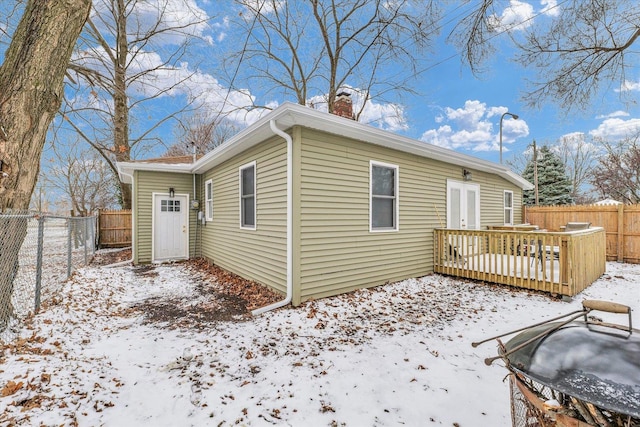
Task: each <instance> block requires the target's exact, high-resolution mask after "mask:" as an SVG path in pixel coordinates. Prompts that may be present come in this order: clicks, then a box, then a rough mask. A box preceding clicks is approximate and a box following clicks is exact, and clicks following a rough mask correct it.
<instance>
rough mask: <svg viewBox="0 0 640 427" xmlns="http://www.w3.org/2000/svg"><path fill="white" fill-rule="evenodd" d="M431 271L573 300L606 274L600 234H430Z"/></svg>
mask: <svg viewBox="0 0 640 427" xmlns="http://www.w3.org/2000/svg"><path fill="white" fill-rule="evenodd" d="M434 241H435V246H434V251H435V252H434V263H433V264H434V271H435V272H436V273H441V274H447V275H451V276H458V277H466V278H468V279H476V280H483V281H485V282H491V283H500V284H505V285H511V286H516V287H520V288H525V289H531V290H538V291H544V292H549V293H551V294H560V295H567V296H573V295H576V294H577V293H579V292H581V291H582V290H584V289H585V288H586V287H587V286H589V285H590V284H591V283H593V282H594V281H596V280H597V279H598V278H599V277H600V276H602V274H604V271H605V263H606V260H605V231H604V229H603V228H601V227H597V228H590V229H588V230H581V231H571V232H562V233H560V232H559V233H551V232H545V231H507V230H451V229H436V230H434Z"/></svg>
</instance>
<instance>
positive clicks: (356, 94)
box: [307, 87, 409, 132]
mask: <svg viewBox="0 0 640 427" xmlns="http://www.w3.org/2000/svg"><path fill="white" fill-rule="evenodd" d="M340 91H345V92H348V93H349V94H351V101H352V102H353V111H354V112H356V111H359V109H360V108H362V104H363V103H364V97H363V95H362V94H361V91H359V90H358V88H353V87H343V88H341V89H340ZM307 104H308V105H311V106H313V108H315V109H317V110H319V111H327V101H326V95H318V96H314V97H312V98H311V99H309V100H308V101H307ZM359 121H360V122H361V123H367V124H371V125H375V126H378V127H379V128H381V129H385V130H389V131H392V132H399V131H403V130H407V129H408V127H409V126H408V124H407V119H406V117H405V115H404V107H403V106H402V105H400V104H394V103H378V102H375V101H372V100H371V99H369V100H368V102H367V104H366V105H365V107H364V110H363V111H362V114H361V115H360V119H359Z"/></svg>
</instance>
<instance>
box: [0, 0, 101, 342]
mask: <svg viewBox="0 0 640 427" xmlns="http://www.w3.org/2000/svg"><path fill="white" fill-rule="evenodd" d="M90 10H91V0H29V1H28V3H27V5H26V8H25V11H24V15H23V16H22V19H21V20H20V23H19V25H18V28H17V29H16V31H15V33H14V35H13V38H12V40H11V44H10V45H9V48H8V49H7V51H6V53H5V61H4V63H3V64H2V66H0V166H1V167H0V169H1V171H0V212H4V211H9V210H14V211H26V210H27V209H28V208H29V200H30V199H31V193H32V192H33V188H34V186H35V184H36V180H37V176H38V171H39V169H40V155H41V153H42V148H43V146H44V142H45V138H46V135H47V130H48V128H49V125H50V124H51V121H52V120H53V118H54V116H55V114H56V113H57V111H58V109H59V108H60V103H61V100H62V91H63V81H64V75H65V71H66V69H67V65H68V64H69V60H70V58H71V52H72V51H73V47H74V46H75V44H76V40H77V39H78V36H79V35H80V31H81V30H82V27H83V25H84V23H85V21H86V19H87V17H88V16H89V11H90ZM0 226H1V227H3V230H2V233H0V234H1V236H2V239H3V241H2V251H0V266H2V267H1V268H2V271H0V330H1V329H2V325H5V326H6V324H7V323H8V319H9V318H10V317H11V316H12V314H13V310H12V307H11V294H12V288H13V276H14V274H7V271H5V270H7V269H8V270H10V271H13V270H14V269H16V268H17V265H18V264H17V260H18V253H19V251H20V247H21V246H22V242H23V240H24V237H25V236H26V233H27V222H26V221H23V222H20V223H19V226H15V228H12V229H11V230H7V229H6V227H7V226H8V224H7V223H6V222H5V223H2V224H0ZM12 227H13V226H12Z"/></svg>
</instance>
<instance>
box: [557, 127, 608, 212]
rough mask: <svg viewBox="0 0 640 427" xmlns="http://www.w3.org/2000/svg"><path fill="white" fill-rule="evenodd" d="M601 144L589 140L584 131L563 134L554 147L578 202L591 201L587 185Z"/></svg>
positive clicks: (574, 198) (572, 193) (574, 197)
mask: <svg viewBox="0 0 640 427" xmlns="http://www.w3.org/2000/svg"><path fill="white" fill-rule="evenodd" d="M601 145H602V143H601V142H597V141H587V140H586V139H585V135H584V134H583V133H576V134H571V135H565V136H563V137H562V138H561V139H560V140H559V141H558V143H557V144H556V146H555V147H554V151H555V152H556V154H558V156H560V159H561V160H562V162H563V163H564V165H565V171H566V173H567V176H568V177H569V179H570V180H571V187H572V190H571V196H572V197H573V200H574V201H575V202H576V203H586V202H590V201H591V197H590V196H589V191H588V189H586V188H585V186H586V185H587V184H589V183H590V182H589V179H590V177H591V173H592V171H593V167H594V165H595V163H596V160H597V157H598V155H599V154H600V151H601V148H599V147H600V146H601Z"/></svg>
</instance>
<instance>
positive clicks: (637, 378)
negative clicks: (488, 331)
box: [505, 321, 640, 417]
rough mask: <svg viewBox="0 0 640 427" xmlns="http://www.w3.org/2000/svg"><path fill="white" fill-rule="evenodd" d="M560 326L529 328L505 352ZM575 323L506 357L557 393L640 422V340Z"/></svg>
mask: <svg viewBox="0 0 640 427" xmlns="http://www.w3.org/2000/svg"><path fill="white" fill-rule="evenodd" d="M560 323H561V322H556V323H548V324H545V325H542V326H538V327H534V328H530V329H527V330H526V331H524V332H522V333H520V334H518V335H516V336H515V337H513V338H512V339H511V340H509V341H508V342H507V343H506V344H505V350H506V351H507V352H508V351H509V350H510V349H512V348H515V347H516V346H518V344H520V343H524V342H526V341H527V340H529V339H531V338H533V337H535V336H536V335H538V334H540V333H542V332H544V331H545V330H552V329H553V328H554V327H557V326H558V325H559V324H560ZM633 332H634V333H633V334H630V333H629V332H627V331H621V330H618V329H613V328H610V327H604V326H600V325H594V324H592V323H589V324H588V325H587V324H586V323H584V322H577V321H576V322H571V323H569V324H567V325H565V326H563V327H561V328H560V329H558V330H556V331H551V332H550V333H549V334H547V335H544V336H543V337H542V338H540V339H538V340H535V341H533V342H532V343H530V344H528V345H526V346H524V347H522V348H521V349H519V350H516V351H514V352H513V353H511V354H509V355H508V356H507V359H508V361H509V364H510V365H511V366H510V367H511V368H512V369H514V370H515V371H518V372H520V373H522V374H523V375H524V376H526V377H529V378H531V379H533V380H534V381H537V382H539V383H541V384H543V385H546V386H548V387H550V388H552V389H554V390H558V391H560V392H562V393H565V394H568V395H570V396H573V397H576V398H578V399H580V400H583V401H585V402H589V403H592V404H594V405H596V406H598V407H600V408H602V409H606V410H609V411H614V412H617V413H621V414H624V415H630V416H632V417H640V335H639V333H638V332H640V331H637V330H635V329H634V330H633Z"/></svg>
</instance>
